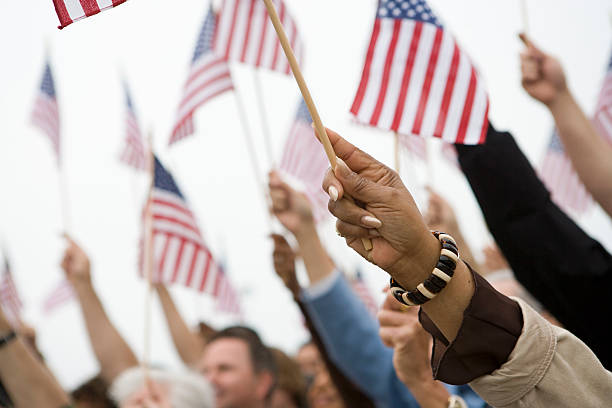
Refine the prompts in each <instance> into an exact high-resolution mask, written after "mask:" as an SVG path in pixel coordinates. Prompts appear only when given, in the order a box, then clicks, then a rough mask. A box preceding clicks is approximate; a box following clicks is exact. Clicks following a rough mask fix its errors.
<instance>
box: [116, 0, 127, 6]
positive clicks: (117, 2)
mask: <svg viewBox="0 0 612 408" xmlns="http://www.w3.org/2000/svg"><path fill="white" fill-rule="evenodd" d="M126 1H127V0H113V7H115V6H118V5H119V4H121V3H125V2H126Z"/></svg>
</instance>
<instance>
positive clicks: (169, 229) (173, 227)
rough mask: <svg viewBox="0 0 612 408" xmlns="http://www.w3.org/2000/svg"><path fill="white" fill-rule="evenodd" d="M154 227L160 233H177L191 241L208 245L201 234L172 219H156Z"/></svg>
mask: <svg viewBox="0 0 612 408" xmlns="http://www.w3.org/2000/svg"><path fill="white" fill-rule="evenodd" d="M153 228H155V230H156V231H158V233H165V234H169V235H176V236H179V237H182V238H185V239H188V240H190V241H193V242H195V243H196V244H198V245H201V246H206V245H205V244H204V242H203V241H202V238H201V237H200V235H199V234H196V233H195V232H193V231H192V230H190V229H188V228H185V227H182V226H180V225H179V224H177V223H175V222H172V221H162V220H154V222H153Z"/></svg>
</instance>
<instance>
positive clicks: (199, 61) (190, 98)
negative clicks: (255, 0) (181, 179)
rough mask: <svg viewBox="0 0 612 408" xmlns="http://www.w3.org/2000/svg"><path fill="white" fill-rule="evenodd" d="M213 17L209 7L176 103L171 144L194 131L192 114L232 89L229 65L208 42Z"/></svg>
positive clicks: (209, 41) (212, 28)
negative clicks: (176, 109) (179, 100)
mask: <svg viewBox="0 0 612 408" xmlns="http://www.w3.org/2000/svg"><path fill="white" fill-rule="evenodd" d="M216 25H217V16H216V15H215V13H214V11H213V9H212V6H211V7H210V8H209V10H208V13H207V14H206V18H205V19H204V25H203V26H202V30H201V31H200V36H199V37H198V41H197V43H196V47H195V51H194V53H193V58H192V60H191V68H190V71H189V76H188V77H187V82H186V83H185V86H184V88H183V96H182V98H181V102H180V103H179V107H178V111H177V114H176V121H175V124H174V127H173V129H172V135H171V136H170V141H169V143H168V144H173V143H175V142H177V141H179V140H181V139H182V138H184V137H187V136H189V135H191V134H193V132H194V126H193V113H194V112H195V110H196V109H197V108H199V107H200V106H202V105H204V104H205V103H206V102H208V101H209V100H211V99H212V98H214V97H215V96H217V95H220V94H222V93H223V92H225V91H229V90H231V89H233V88H234V86H233V84H232V78H231V75H230V70H229V66H228V65H227V63H226V62H225V61H224V59H223V58H222V57H220V56H218V55H216V54H215V52H213V48H212V41H213V36H214V34H215V26H216Z"/></svg>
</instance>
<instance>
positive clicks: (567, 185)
mask: <svg viewBox="0 0 612 408" xmlns="http://www.w3.org/2000/svg"><path fill="white" fill-rule="evenodd" d="M540 177H541V178H542V181H543V182H544V184H545V185H546V187H547V188H548V189H549V190H550V192H551V194H552V199H553V201H554V202H555V203H556V204H557V205H558V206H560V207H562V208H563V209H564V210H566V211H567V210H573V211H575V212H577V213H583V212H585V211H586V210H588V209H589V207H590V206H591V203H592V199H591V196H590V194H589V193H588V192H587V191H586V188H585V187H584V185H583V184H582V182H581V181H580V179H579V178H578V175H577V174H576V171H575V170H574V167H573V166H572V162H571V160H570V159H569V157H568V156H567V154H566V153H565V150H564V149H563V145H562V144H561V140H559V136H558V134H557V130H556V129H555V130H554V131H553V134H552V136H551V139H550V143H549V144H548V148H547V150H546V153H545V155H544V160H543V161H542V166H541V168H540Z"/></svg>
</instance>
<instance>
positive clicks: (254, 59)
mask: <svg viewBox="0 0 612 408" xmlns="http://www.w3.org/2000/svg"><path fill="white" fill-rule="evenodd" d="M273 3H274V6H275V7H276V10H277V12H278V16H279V19H280V21H281V23H282V24H283V27H284V28H285V32H286V34H287V37H288V39H289V43H290V44H291V48H292V49H293V52H294V54H295V57H296V59H297V60H298V63H300V62H301V60H302V54H303V52H304V51H303V44H302V40H301V38H300V35H299V33H298V29H297V26H296V24H295V20H294V19H293V18H292V17H291V15H290V14H289V11H288V10H287V7H286V6H285V3H284V2H283V1H282V0H273ZM215 50H216V51H217V52H218V53H219V54H220V55H223V56H224V58H225V59H227V60H228V61H237V62H242V63H245V64H248V65H252V66H254V67H261V68H267V69H270V70H273V71H278V72H282V73H285V74H290V73H291V68H290V66H289V61H287V58H286V57H285V53H284V52H283V50H282V48H281V44H280V41H279V40H278V37H277V36H276V32H275V30H274V26H273V25H272V22H271V21H270V18H269V17H268V11H267V10H266V6H265V4H264V2H263V1H261V0H224V1H223V3H222V5H221V11H220V13H219V29H218V30H217V35H216V37H215Z"/></svg>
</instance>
